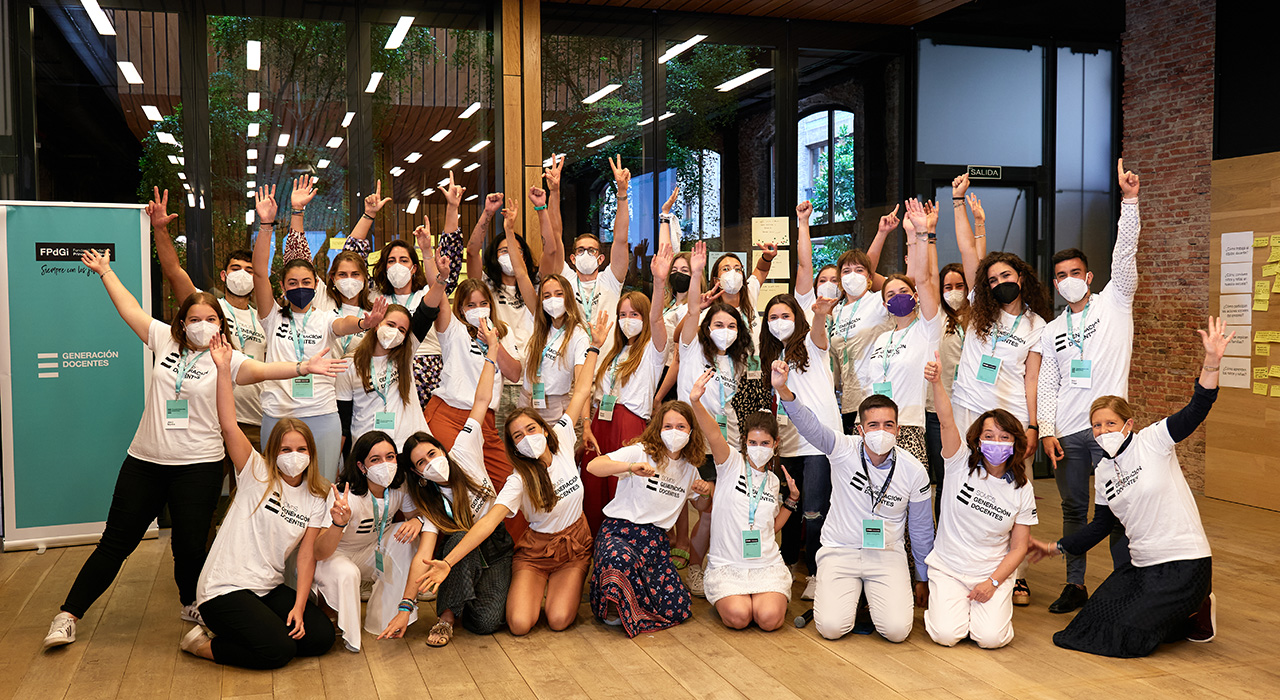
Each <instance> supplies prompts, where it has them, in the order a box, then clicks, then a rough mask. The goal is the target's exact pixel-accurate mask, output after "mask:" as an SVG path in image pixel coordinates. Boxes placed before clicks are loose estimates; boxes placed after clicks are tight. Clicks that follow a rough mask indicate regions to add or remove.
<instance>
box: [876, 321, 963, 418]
mask: <svg viewBox="0 0 1280 700" xmlns="http://www.w3.org/2000/svg"><path fill="white" fill-rule="evenodd" d="M943 318H944V317H943V314H942V312H941V311H939V312H936V313H935V314H934V316H933V320H928V319H925V318H923V317H920V316H918V317H917V318H916V320H915V321H914V322H912V323H911V325H910V326H908V327H907V328H906V330H903V331H898V330H889V331H886V332H884V333H881V334H880V336H879V337H877V338H876V339H875V340H874V341H873V342H872V343H871V344H870V345H868V346H867V349H866V351H865V352H864V353H863V355H862V359H860V360H859V361H858V381H859V382H860V383H861V384H862V388H863V389H864V390H865V391H866V392H867V396H871V395H872V394H877V393H881V392H878V391H876V386H877V385H879V384H881V383H883V382H888V383H889V384H890V387H889V398H891V399H893V401H894V403H896V404H898V425H914V426H916V427H920V428H923V427H924V406H925V396H926V394H927V392H929V391H930V389H929V385H928V382H926V381H925V380H924V366H925V365H926V364H928V363H930V362H933V353H934V352H936V351H937V350H938V343H939V341H941V339H942V323H943ZM886 353H887V354H888V355H889V361H888V365H887V366H886V363H885V355H886Z"/></svg>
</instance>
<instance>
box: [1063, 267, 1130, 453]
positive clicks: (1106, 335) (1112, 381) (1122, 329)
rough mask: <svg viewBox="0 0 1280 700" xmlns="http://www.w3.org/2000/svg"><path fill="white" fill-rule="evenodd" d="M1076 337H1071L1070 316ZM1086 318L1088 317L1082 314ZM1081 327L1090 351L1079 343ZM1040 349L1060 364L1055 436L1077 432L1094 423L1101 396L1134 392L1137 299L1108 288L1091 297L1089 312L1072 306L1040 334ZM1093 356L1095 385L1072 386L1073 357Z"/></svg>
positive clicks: (1085, 357)
mask: <svg viewBox="0 0 1280 700" xmlns="http://www.w3.org/2000/svg"><path fill="white" fill-rule="evenodd" d="M1068 317H1070V321H1071V331H1072V333H1071V338H1070V339H1068V337H1067V335H1068V334H1067V320H1068ZM1082 317H1083V318H1082ZM1081 326H1083V327H1084V328H1083V331H1084V340H1083V344H1084V351H1083V352H1081V350H1080V347H1079V344H1080V343H1081V342H1082V341H1081V340H1080V333H1081ZM1040 354H1041V356H1043V357H1049V356H1052V357H1053V359H1054V360H1056V362H1054V363H1053V365H1054V368H1056V369H1057V384H1058V396H1057V402H1058V410H1057V415H1056V416H1055V420H1054V425H1053V428H1054V432H1053V433H1052V434H1054V435H1058V436H1061V435H1071V434H1073V433H1078V432H1080V431H1081V430H1084V429H1086V428H1088V427H1089V426H1090V423H1089V407H1090V406H1091V405H1092V404H1093V400H1094V399H1096V398H1098V397H1100V396H1119V397H1121V398H1128V396H1129V363H1130V360H1132V358H1133V304H1132V300H1131V299H1128V298H1126V297H1125V296H1124V295H1122V294H1115V293H1112V292H1111V287H1110V285H1108V287H1107V288H1106V289H1103V290H1102V291H1101V292H1098V293H1097V294H1094V295H1092V296H1091V297H1090V299H1089V303H1088V305H1087V306H1085V309H1084V312H1083V314H1073V313H1071V308H1070V307H1067V308H1066V309H1064V310H1063V312H1062V313H1061V314H1059V316H1058V317H1057V318H1055V319H1053V320H1052V321H1050V322H1049V323H1048V325H1047V326H1046V327H1045V330H1044V334H1043V335H1042V336H1041V338H1040ZM1080 359H1084V360H1088V361H1089V362H1090V365H1089V369H1090V371H1091V374H1092V377H1091V378H1090V382H1089V384H1090V385H1089V387H1088V388H1083V387H1073V386H1071V381H1070V380H1071V361H1072V360H1080Z"/></svg>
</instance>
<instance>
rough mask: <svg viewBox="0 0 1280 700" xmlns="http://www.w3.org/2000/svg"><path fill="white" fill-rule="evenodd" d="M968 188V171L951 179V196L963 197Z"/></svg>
mask: <svg viewBox="0 0 1280 700" xmlns="http://www.w3.org/2000/svg"><path fill="white" fill-rule="evenodd" d="M968 190H969V173H964V174H962V175H957V176H956V177H955V179H953V180H952V181H951V196H952V197H963V196H964V193H965V192H967V191H968Z"/></svg>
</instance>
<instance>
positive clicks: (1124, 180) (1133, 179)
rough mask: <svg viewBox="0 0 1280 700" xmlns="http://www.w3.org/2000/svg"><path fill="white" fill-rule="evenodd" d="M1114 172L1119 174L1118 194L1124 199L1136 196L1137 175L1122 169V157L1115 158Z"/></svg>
mask: <svg viewBox="0 0 1280 700" xmlns="http://www.w3.org/2000/svg"><path fill="white" fill-rule="evenodd" d="M1116 173H1117V174H1118V175H1119V176H1120V194H1121V195H1123V196H1124V198H1125V199H1132V198H1133V197H1137V196H1138V176H1137V175H1135V174H1133V171H1130V170H1125V169H1124V158H1119V159H1117V160H1116Z"/></svg>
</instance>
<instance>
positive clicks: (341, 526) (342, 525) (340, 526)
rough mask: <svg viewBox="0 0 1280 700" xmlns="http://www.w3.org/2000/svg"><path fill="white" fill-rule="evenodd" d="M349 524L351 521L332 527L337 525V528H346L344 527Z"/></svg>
mask: <svg viewBox="0 0 1280 700" xmlns="http://www.w3.org/2000/svg"><path fill="white" fill-rule="evenodd" d="M350 524H351V521H350V520H348V521H347V522H345V523H343V524H341V525H338V523H334V525H337V526H338V527H339V528H344V527H346V526H348V525H350Z"/></svg>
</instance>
